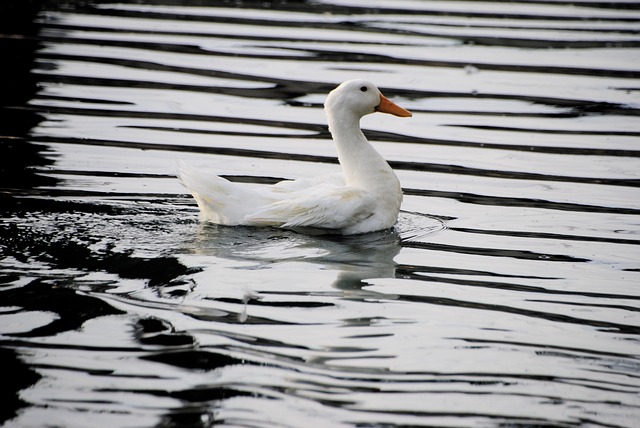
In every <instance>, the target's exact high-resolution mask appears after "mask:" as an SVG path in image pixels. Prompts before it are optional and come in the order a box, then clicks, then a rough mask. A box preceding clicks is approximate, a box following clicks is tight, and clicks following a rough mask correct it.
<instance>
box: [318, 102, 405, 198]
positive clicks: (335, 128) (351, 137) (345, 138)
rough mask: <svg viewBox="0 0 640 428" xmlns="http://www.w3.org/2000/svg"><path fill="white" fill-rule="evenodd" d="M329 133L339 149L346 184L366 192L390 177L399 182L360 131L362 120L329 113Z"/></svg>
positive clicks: (351, 116)
mask: <svg viewBox="0 0 640 428" xmlns="http://www.w3.org/2000/svg"><path fill="white" fill-rule="evenodd" d="M327 120H328V123H329V131H330V132H331V135H332V136H333V140H334V141H335V143H336V147H337V149H338V160H339V161H340V164H341V165H342V169H343V171H344V176H345V179H346V184H347V185H348V186H355V187H360V188H364V189H367V190H373V189H372V187H378V186H379V185H380V184H382V183H381V181H383V182H384V181H387V180H389V179H390V178H389V177H388V176H391V177H392V178H391V179H392V180H397V179H396V177H395V174H394V173H393V171H392V170H391V167H389V164H388V163H387V161H386V160H385V159H384V158H383V157H382V156H381V155H380V154H379V153H378V152H377V151H376V150H375V149H374V148H373V146H372V145H371V144H370V143H369V142H368V141H367V139H366V138H365V136H364V134H363V133H362V130H361V129H360V117H359V116H357V115H355V114H353V113H351V112H348V111H337V112H330V113H327Z"/></svg>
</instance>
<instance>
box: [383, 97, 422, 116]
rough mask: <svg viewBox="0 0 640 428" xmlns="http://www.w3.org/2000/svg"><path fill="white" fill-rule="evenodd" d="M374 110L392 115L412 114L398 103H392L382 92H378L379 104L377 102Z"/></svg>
mask: <svg viewBox="0 0 640 428" xmlns="http://www.w3.org/2000/svg"><path fill="white" fill-rule="evenodd" d="M376 111H379V112H381V113H389V114H392V115H394V116H400V117H411V116H413V115H412V114H411V112H410V111H409V110H405V109H403V108H402V107H400V106H399V105H396V104H394V103H392V102H391V101H389V99H388V98H387V97H385V96H384V95H382V94H380V104H378V107H376Z"/></svg>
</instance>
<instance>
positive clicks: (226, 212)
mask: <svg viewBox="0 0 640 428" xmlns="http://www.w3.org/2000/svg"><path fill="white" fill-rule="evenodd" d="M178 179H179V180H180V182H181V183H182V184H183V185H184V186H185V187H186V188H187V189H189V191H190V192H191V194H192V195H193V197H194V199H195V200H196V202H197V203H198V207H199V208H200V215H201V217H202V219H203V220H207V221H211V222H214V223H218V224H226V225H238V224H240V222H241V221H242V219H243V218H244V217H245V216H246V215H247V214H249V213H251V212H253V211H254V210H255V209H256V208H257V207H259V206H261V205H263V204H265V203H269V201H266V200H264V199H265V198H264V196H263V195H261V194H260V193H258V192H257V191H256V190H254V189H251V188H249V187H248V186H246V185H244V184H242V183H234V182H231V181H229V180H226V179H224V178H222V177H219V176H217V175H215V174H211V173H208V172H205V171H201V170H199V169H197V168H193V167H191V166H189V165H187V164H186V163H184V162H183V161H180V162H179V166H178Z"/></svg>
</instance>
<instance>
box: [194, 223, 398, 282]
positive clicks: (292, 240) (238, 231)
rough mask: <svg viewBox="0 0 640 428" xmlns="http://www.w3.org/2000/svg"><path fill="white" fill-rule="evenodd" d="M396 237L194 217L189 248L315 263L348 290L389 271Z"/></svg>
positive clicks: (259, 263)
mask: <svg viewBox="0 0 640 428" xmlns="http://www.w3.org/2000/svg"><path fill="white" fill-rule="evenodd" d="M400 241H401V239H400V234H399V233H398V231H396V230H395V229H390V230H385V231H381V232H375V233H368V234H362V235H351V236H342V235H306V234H300V233H296V232H293V231H287V230H281V229H263V228H250V227H228V226H218V225H214V224H209V223H200V225H199V229H198V233H197V237H196V240H195V242H194V252H195V253H197V254H201V255H205V254H208V255H213V256H215V257H220V258H224V259H232V260H238V261H242V262H251V263H255V265H254V267H255V268H260V267H267V266H270V265H273V264H276V263H284V262H304V263H312V264H315V265H320V266H321V268H323V269H331V270H337V271H338V276H337V278H336V280H335V281H334V283H333V286H334V287H335V288H338V289H340V290H344V291H352V292H353V291H356V290H361V289H362V287H363V286H364V285H366V280H367V279H372V278H392V277H394V276H395V268H396V263H395V261H394V258H395V257H396V256H397V255H398V253H399V252H400V248H401V247H400Z"/></svg>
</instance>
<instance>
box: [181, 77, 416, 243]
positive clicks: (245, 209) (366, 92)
mask: <svg viewBox="0 0 640 428" xmlns="http://www.w3.org/2000/svg"><path fill="white" fill-rule="evenodd" d="M325 111H326V114H327V120H328V123H329V130H330V131H331V135H332V136H333V139H334V141H335V143H336V147H337V149H338V159H339V161H340V164H341V165H342V170H343V174H331V175H328V176H322V177H317V178H312V179H300V180H294V181H282V182H280V183H277V184H275V185H272V186H260V187H259V188H256V187H249V186H247V185H246V184H242V183H233V182H230V181H228V180H225V179H224V178H221V177H218V176H216V175H211V174H203V173H202V172H200V171H196V170H194V169H191V168H188V167H186V166H185V165H182V166H181V169H180V172H179V178H180V180H181V181H182V183H183V184H184V185H185V186H186V187H187V188H188V189H189V190H190V191H191V193H192V194H193V196H194V198H195V199H196V201H197V203H198V206H199V207H200V211H201V215H202V218H203V219H204V220H208V221H212V222H214V223H218V224H224V225H246V226H272V227H282V228H289V229H314V230H316V231H318V230H320V231H324V232H326V233H340V234H343V235H351V234H356V233H366V232H373V231H377V230H383V229H388V228H391V227H393V225H394V224H395V223H396V221H397V218H398V213H399V211H400V204H401V203H402V189H401V187H400V181H399V180H398V178H397V177H396V175H395V173H394V172H393V170H392V169H391V167H390V166H389V164H388V163H387V162H386V161H385V159H384V158H383V157H382V156H381V155H380V154H379V153H378V152H377V151H376V150H375V149H374V148H373V146H372V145H371V144H370V143H369V142H368V141H367V139H366V138H365V136H364V134H363V133H362V131H361V130H360V119H361V118H362V116H364V115H366V114H369V113H373V112H375V111H381V112H386V113H391V114H395V115H397V116H403V117H407V116H411V113H409V112H408V111H407V110H404V109H402V108H401V107H398V106H396V105H395V104H393V103H391V102H390V101H389V100H387V99H386V98H385V97H384V96H383V95H382V94H381V93H380V91H379V90H378V89H377V88H376V87H375V85H373V84H372V83H370V82H367V81H364V80H350V81H348V82H345V83H343V84H341V85H340V86H338V87H337V88H336V89H334V90H333V91H331V93H329V96H328V97H327V101H326V102H325Z"/></svg>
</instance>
